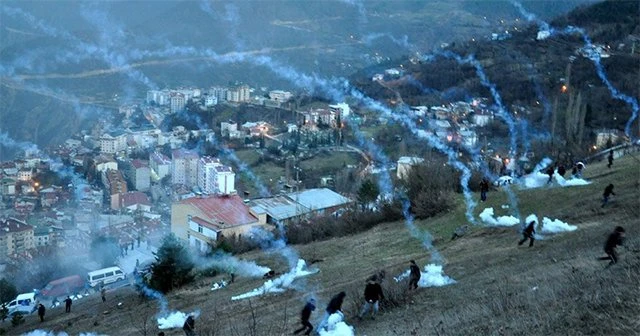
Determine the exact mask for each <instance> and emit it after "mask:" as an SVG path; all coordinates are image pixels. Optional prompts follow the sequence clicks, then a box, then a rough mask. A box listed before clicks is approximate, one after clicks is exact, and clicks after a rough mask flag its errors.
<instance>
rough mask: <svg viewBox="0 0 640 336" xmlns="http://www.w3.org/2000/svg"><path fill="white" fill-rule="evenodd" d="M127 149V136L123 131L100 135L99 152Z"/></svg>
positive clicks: (107, 152) (114, 151) (109, 152)
mask: <svg viewBox="0 0 640 336" xmlns="http://www.w3.org/2000/svg"><path fill="white" fill-rule="evenodd" d="M125 149H127V137H126V135H125V134H124V133H123V132H111V133H107V134H104V135H103V136H102V137H100V152H102V153H106V154H114V153H117V152H121V151H123V150H125Z"/></svg>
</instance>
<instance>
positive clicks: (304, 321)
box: [293, 299, 316, 335]
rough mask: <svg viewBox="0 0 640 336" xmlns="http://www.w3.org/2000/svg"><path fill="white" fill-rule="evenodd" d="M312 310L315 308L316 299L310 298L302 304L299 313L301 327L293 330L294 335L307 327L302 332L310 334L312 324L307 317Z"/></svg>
mask: <svg viewBox="0 0 640 336" xmlns="http://www.w3.org/2000/svg"><path fill="white" fill-rule="evenodd" d="M314 310H316V300H314V299H310V300H309V301H308V302H307V304H305V305H304V308H302V312H301V313H300V324H302V328H300V329H298V330H296V331H294V332H293V333H294V334H295V335H297V334H299V333H301V332H302V331H303V330H305V329H307V331H306V332H305V333H304V334H305V335H311V331H312V330H313V325H312V324H311V323H310V322H309V318H310V317H311V313H312V312H313V311H314Z"/></svg>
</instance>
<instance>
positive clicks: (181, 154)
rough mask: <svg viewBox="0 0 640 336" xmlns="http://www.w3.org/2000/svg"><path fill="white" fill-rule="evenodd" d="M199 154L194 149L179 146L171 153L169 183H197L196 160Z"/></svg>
mask: <svg viewBox="0 0 640 336" xmlns="http://www.w3.org/2000/svg"><path fill="white" fill-rule="evenodd" d="M199 159H200V156H199V155H198V153H196V152H194V151H190V150H187V149H183V148H179V149H175V150H173V152H172V154H171V183H172V184H181V185H184V186H186V187H189V188H190V187H194V186H196V185H198V160H199Z"/></svg>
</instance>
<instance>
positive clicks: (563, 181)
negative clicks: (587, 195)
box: [553, 172, 591, 187]
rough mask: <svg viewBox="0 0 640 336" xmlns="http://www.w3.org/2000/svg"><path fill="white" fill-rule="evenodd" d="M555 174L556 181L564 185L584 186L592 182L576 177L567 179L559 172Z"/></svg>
mask: <svg viewBox="0 0 640 336" xmlns="http://www.w3.org/2000/svg"><path fill="white" fill-rule="evenodd" d="M553 176H554V177H555V179H556V182H558V184H559V185H560V186H562V187H572V186H583V185H587V184H590V183H591V182H589V181H587V180H584V179H581V178H575V177H574V178H572V179H568V180H567V179H565V178H564V177H562V176H560V175H559V174H558V173H557V172H556V173H555V174H554V175H553Z"/></svg>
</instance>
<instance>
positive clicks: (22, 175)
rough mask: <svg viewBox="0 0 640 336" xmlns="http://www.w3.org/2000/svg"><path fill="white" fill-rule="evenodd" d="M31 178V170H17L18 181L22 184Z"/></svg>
mask: <svg viewBox="0 0 640 336" xmlns="http://www.w3.org/2000/svg"><path fill="white" fill-rule="evenodd" d="M32 178H33V171H32V170H31V169H20V170H18V180H19V181H23V182H28V181H31V179H32Z"/></svg>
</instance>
